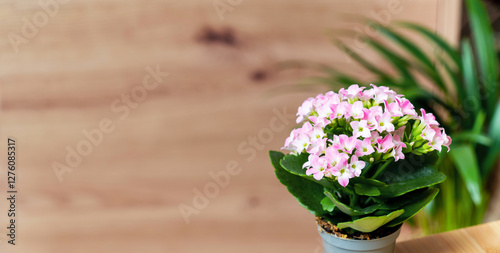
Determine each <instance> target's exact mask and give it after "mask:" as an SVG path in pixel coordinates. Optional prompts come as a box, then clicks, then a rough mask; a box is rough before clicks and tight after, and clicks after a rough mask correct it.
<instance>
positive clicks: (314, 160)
mask: <svg viewBox="0 0 500 253" xmlns="http://www.w3.org/2000/svg"><path fill="white" fill-rule="evenodd" d="M327 167H328V162H327V160H326V159H325V157H324V156H317V155H310V156H309V159H308V161H307V162H305V163H304V165H303V168H307V171H306V175H313V177H314V179H316V180H321V179H322V178H323V176H324V175H325V170H326V169H327Z"/></svg>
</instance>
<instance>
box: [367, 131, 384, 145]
mask: <svg viewBox="0 0 500 253" xmlns="http://www.w3.org/2000/svg"><path fill="white" fill-rule="evenodd" d="M380 139H382V137H380V134H378V132H377V131H373V132H372V136H371V137H370V141H371V142H372V143H378V140H380Z"/></svg>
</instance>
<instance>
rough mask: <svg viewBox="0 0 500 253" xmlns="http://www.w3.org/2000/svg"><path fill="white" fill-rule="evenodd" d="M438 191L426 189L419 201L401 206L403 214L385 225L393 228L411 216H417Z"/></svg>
mask: <svg viewBox="0 0 500 253" xmlns="http://www.w3.org/2000/svg"><path fill="white" fill-rule="evenodd" d="M438 192H439V189H437V188H435V189H428V190H426V191H425V192H423V193H422V194H421V195H420V199H418V200H416V201H412V202H409V203H408V204H406V205H404V206H402V207H401V208H402V209H403V210H404V213H403V214H402V215H401V216H399V217H397V218H396V219H394V220H392V221H391V222H389V223H388V224H387V226H389V227H393V226H396V225H399V224H401V223H403V222H404V221H406V220H408V219H409V218H411V217H413V215H415V214H417V213H418V212H419V211H420V210H422V208H424V207H425V206H426V205H427V204H428V203H429V202H430V201H431V200H433V199H434V197H436V195H437V194H438Z"/></svg>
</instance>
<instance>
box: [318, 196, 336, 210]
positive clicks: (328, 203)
mask: <svg viewBox="0 0 500 253" xmlns="http://www.w3.org/2000/svg"><path fill="white" fill-rule="evenodd" d="M321 206H323V210H325V211H327V212H332V211H333V209H335V204H334V203H333V202H332V200H331V199H330V198H329V197H324V198H323V199H322V200H321Z"/></svg>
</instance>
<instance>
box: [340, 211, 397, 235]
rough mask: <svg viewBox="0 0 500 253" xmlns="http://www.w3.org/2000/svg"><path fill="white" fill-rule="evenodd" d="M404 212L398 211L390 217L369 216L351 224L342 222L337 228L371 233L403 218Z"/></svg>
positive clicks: (389, 215)
mask: <svg viewBox="0 0 500 253" xmlns="http://www.w3.org/2000/svg"><path fill="white" fill-rule="evenodd" d="M404 212H405V211H404V210H397V211H394V212H392V213H390V214H388V215H383V216H369V217H365V218H361V219H357V220H354V221H350V222H341V223H338V224H337V227H338V228H340V229H344V228H352V229H355V230H357V231H360V232H363V233H370V232H373V231H375V230H376V229H377V228H380V227H382V226H383V225H385V224H387V223H388V222H390V221H392V220H394V219H396V218H397V217H399V216H401V215H402V214H403V213H404Z"/></svg>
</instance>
